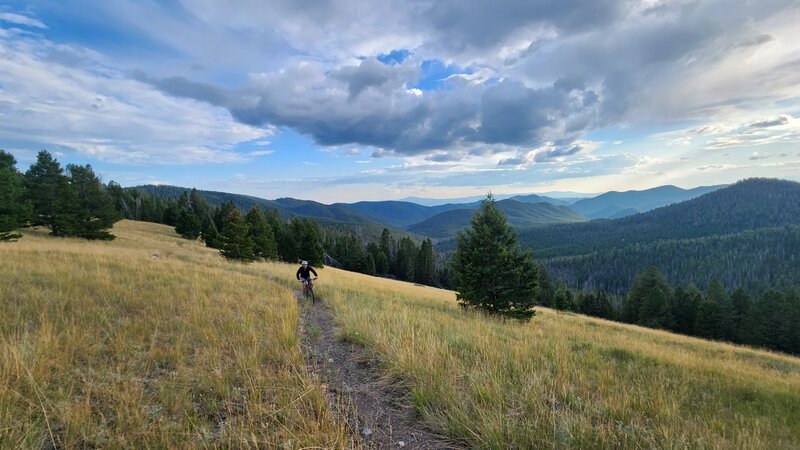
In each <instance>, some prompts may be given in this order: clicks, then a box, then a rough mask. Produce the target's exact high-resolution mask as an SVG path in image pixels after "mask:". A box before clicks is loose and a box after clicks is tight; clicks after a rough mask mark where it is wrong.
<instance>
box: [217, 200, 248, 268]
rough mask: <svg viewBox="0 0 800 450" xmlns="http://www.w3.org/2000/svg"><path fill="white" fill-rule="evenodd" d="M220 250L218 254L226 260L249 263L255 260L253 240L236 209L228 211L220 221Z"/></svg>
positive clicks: (245, 223)
mask: <svg viewBox="0 0 800 450" xmlns="http://www.w3.org/2000/svg"><path fill="white" fill-rule="evenodd" d="M221 240H222V248H221V249H220V254H222V256H224V257H225V258H227V259H235V260H239V261H245V262H250V261H253V260H254V259H255V255H254V254H253V247H254V245H253V240H252V239H250V235H249V233H248V226H247V222H246V221H245V220H244V218H243V217H242V213H241V212H240V211H239V209H238V208H233V209H231V210H229V212H228V215H227V217H225V218H223V221H222V236H221Z"/></svg>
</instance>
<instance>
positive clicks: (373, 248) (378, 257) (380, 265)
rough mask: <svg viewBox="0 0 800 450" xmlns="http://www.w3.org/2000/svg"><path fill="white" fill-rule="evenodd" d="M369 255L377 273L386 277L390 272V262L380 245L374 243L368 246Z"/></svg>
mask: <svg viewBox="0 0 800 450" xmlns="http://www.w3.org/2000/svg"><path fill="white" fill-rule="evenodd" d="M367 254H369V256H370V257H371V258H372V261H373V263H374V264H375V273H377V274H380V275H386V274H387V273H388V272H389V260H388V259H387V257H386V254H385V253H384V252H383V251H382V250H381V248H380V247H379V246H378V244H376V243H374V242H370V243H369V244H367Z"/></svg>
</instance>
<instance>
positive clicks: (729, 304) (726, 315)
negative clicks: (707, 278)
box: [706, 278, 736, 341]
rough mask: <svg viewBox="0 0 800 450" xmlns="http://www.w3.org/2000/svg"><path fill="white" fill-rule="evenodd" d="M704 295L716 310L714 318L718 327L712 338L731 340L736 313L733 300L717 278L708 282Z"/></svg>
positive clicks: (734, 333)
mask: <svg viewBox="0 0 800 450" xmlns="http://www.w3.org/2000/svg"><path fill="white" fill-rule="evenodd" d="M706 297H707V298H708V301H709V302H711V303H713V304H714V305H715V308H713V309H715V310H716V314H717V317H716V318H715V319H714V320H715V321H716V322H718V324H719V325H718V326H719V329H720V331H719V335H718V336H714V338H716V339H725V340H729V341H733V340H734V339H735V338H736V317H735V316H736V313H735V310H734V307H733V301H732V300H731V297H730V295H728V291H727V290H725V287H724V286H723V285H722V283H720V281H719V280H718V279H717V278H714V279H713V280H711V282H710V283H709V284H708V287H707V288H706Z"/></svg>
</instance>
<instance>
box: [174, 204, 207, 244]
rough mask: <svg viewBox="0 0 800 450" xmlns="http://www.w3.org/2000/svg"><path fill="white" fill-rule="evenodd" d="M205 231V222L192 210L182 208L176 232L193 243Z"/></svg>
mask: <svg viewBox="0 0 800 450" xmlns="http://www.w3.org/2000/svg"><path fill="white" fill-rule="evenodd" d="M202 231H203V221H202V220H201V219H200V217H198V216H197V214H195V212H194V211H193V210H192V209H191V208H182V209H181V212H180V213H179V214H178V220H177V223H176V224H175V232H176V233H178V234H180V235H181V236H182V237H183V238H185V239H189V240H190V241H193V240H195V239H197V238H198V237H199V236H200V233H201V232H202Z"/></svg>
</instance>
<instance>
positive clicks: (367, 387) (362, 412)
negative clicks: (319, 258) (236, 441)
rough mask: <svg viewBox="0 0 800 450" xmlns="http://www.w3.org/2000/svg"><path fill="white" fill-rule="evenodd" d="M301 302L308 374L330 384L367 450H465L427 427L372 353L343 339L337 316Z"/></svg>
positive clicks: (333, 401) (330, 390)
mask: <svg viewBox="0 0 800 450" xmlns="http://www.w3.org/2000/svg"><path fill="white" fill-rule="evenodd" d="M297 299H298V301H299V302H300V308H301V311H302V314H301V317H300V325H301V331H302V336H303V344H302V345H303V352H304V354H305V357H306V363H307V364H308V367H309V370H311V371H312V373H314V374H315V375H316V376H317V377H318V378H319V379H320V380H322V382H323V383H325V384H326V385H327V389H328V395H329V399H330V401H331V404H332V405H334V410H338V411H341V410H342V409H345V410H346V411H347V413H342V415H345V416H346V417H342V419H343V420H346V421H347V423H348V424H349V426H350V429H351V430H353V432H354V434H356V435H357V437H358V441H359V443H360V444H361V445H362V446H363V447H364V448H370V449H372V448H374V449H390V448H403V449H458V448H464V447H462V446H459V445H456V444H454V443H453V442H451V441H449V440H447V439H445V438H444V437H442V436H438V435H436V434H433V433H431V432H429V431H427V430H425V429H424V428H423V426H422V424H421V423H420V422H419V420H417V418H416V417H415V416H414V412H413V410H412V409H411V408H410V407H408V406H406V404H407V403H408V402H407V400H406V399H404V398H403V396H402V393H400V392H397V390H394V391H392V390H391V389H390V387H389V386H386V385H385V384H382V383H381V382H380V375H379V373H378V367H377V365H376V363H375V362H374V361H373V360H372V359H370V358H369V355H368V353H367V351H366V350H365V349H364V348H363V347H361V346H359V345H357V344H354V343H351V342H344V341H342V340H341V339H339V338H338V336H337V333H336V327H335V324H334V321H333V314H332V313H331V310H330V308H329V307H328V306H327V305H325V303H323V302H322V301H320V299H317V302H316V304H314V305H312V304H311V303H310V302H308V301H307V300H305V299H303V298H302V295H300V294H299V293H298V295H297ZM337 405H338V406H337ZM341 405H346V406H345V408H342V407H341Z"/></svg>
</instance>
